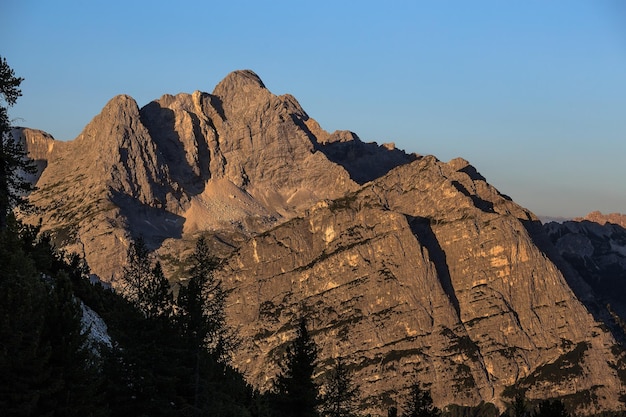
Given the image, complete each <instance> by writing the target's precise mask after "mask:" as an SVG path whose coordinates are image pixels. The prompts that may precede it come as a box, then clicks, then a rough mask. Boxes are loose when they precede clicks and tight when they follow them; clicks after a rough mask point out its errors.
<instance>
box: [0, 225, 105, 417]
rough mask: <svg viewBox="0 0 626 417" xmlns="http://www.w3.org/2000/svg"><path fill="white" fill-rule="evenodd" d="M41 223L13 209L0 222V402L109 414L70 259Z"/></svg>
mask: <svg viewBox="0 0 626 417" xmlns="http://www.w3.org/2000/svg"><path fill="white" fill-rule="evenodd" d="M38 231H39V230H38V229H37V228H32V227H25V226H23V225H22V224H21V223H20V222H18V221H16V220H15V218H14V216H13V215H12V214H10V213H9V215H8V216H7V227H6V228H5V229H3V230H0V409H1V410H3V411H4V412H5V413H6V415H16V416H35V415H57V416H89V415H92V416H99V415H105V413H106V406H105V405H104V404H103V402H104V400H103V398H102V396H101V395H99V394H98V392H99V389H100V388H101V382H102V380H101V376H100V374H99V371H98V369H99V364H98V360H97V358H96V357H95V356H94V354H93V352H91V351H89V349H88V348H87V346H86V344H85V340H86V338H85V334H84V332H83V329H82V325H81V314H82V313H81V307H80V304H79V301H78V300H77V299H76V297H75V296H74V294H73V286H72V283H71V280H70V270H71V267H70V266H69V265H67V264H66V263H64V262H63V261H62V259H61V254H58V253H56V252H55V251H54V250H53V248H52V247H50V246H49V239H47V238H46V237H45V236H43V237H39V238H38V237H37V235H38Z"/></svg>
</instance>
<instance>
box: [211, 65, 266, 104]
mask: <svg viewBox="0 0 626 417" xmlns="http://www.w3.org/2000/svg"><path fill="white" fill-rule="evenodd" d="M253 89H267V88H266V87H265V84H263V81H262V80H261V78H260V77H259V76H258V75H257V74H256V73H255V72H254V71H252V70H248V69H246V70H237V71H233V72H231V73H230V74H228V75H227V76H226V77H224V79H223V80H222V81H220V82H219V84H217V86H216V87H215V89H214V90H213V94H214V95H216V96H218V97H224V96H225V94H224V93H225V92H228V91H233V90H244V91H246V90H253Z"/></svg>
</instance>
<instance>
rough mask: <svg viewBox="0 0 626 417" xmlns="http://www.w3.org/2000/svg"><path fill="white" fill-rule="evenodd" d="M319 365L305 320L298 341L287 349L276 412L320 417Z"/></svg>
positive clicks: (276, 391) (278, 383) (277, 385)
mask: <svg viewBox="0 0 626 417" xmlns="http://www.w3.org/2000/svg"><path fill="white" fill-rule="evenodd" d="M316 365H317V347H316V346H315V342H313V340H312V339H311V337H310V336H309V332H308V330H307V328H306V320H305V319H304V318H303V319H301V320H300V323H299V326H298V331H297V334H296V338H295V340H294V341H293V343H292V344H291V346H289V347H288V348H287V355H286V358H285V362H284V364H283V366H282V372H281V373H280V374H279V375H278V377H277V379H276V381H275V383H274V394H275V401H276V406H277V408H278V410H277V411H278V412H279V414H280V415H281V416H293V417H317V416H318V413H317V407H318V405H319V395H318V387H317V385H316V384H315V381H314V380H313V374H314V372H315V367H316Z"/></svg>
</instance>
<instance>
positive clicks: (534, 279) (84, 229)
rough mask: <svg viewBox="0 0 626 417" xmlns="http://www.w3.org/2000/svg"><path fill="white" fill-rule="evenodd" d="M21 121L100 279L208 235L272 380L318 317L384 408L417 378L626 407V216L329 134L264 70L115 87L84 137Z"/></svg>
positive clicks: (316, 328)
mask: <svg viewBox="0 0 626 417" xmlns="http://www.w3.org/2000/svg"><path fill="white" fill-rule="evenodd" d="M16 134H17V136H18V137H19V138H20V140H22V141H23V143H24V144H25V145H26V147H27V149H28V151H29V153H30V155H31V157H32V158H33V159H35V160H36V161H37V164H38V166H39V168H40V172H39V174H38V175H37V176H36V178H34V179H33V180H34V181H36V184H37V187H38V190H37V191H35V192H34V193H33V194H32V195H31V196H30V200H31V202H32V203H33V204H34V205H35V206H36V207H37V208H38V209H39V212H38V213H35V214H32V215H28V216H26V217H25V219H26V220H27V221H30V222H37V221H38V220H39V218H42V219H43V225H44V229H45V230H47V231H49V232H50V234H51V236H52V237H53V239H54V241H55V242H56V243H57V245H58V246H59V247H61V248H64V249H66V250H68V251H75V252H77V253H79V254H81V255H82V256H84V257H85V259H86V260H87V262H88V264H89V266H90V267H91V270H92V272H93V273H94V274H97V276H98V277H99V278H100V279H101V280H103V281H105V282H110V283H111V284H112V285H113V286H114V287H115V286H116V284H117V282H118V280H119V276H120V273H121V268H122V266H123V265H124V263H125V258H126V251H127V248H128V246H129V243H130V242H131V241H132V240H133V239H135V238H137V237H138V236H143V238H144V239H145V240H146V242H148V244H149V245H150V248H151V249H153V250H155V251H156V253H158V255H159V256H160V258H161V260H162V262H163V263H164V266H165V269H166V272H167V273H168V275H169V277H170V278H171V280H172V281H174V282H176V281H177V280H178V277H179V276H180V274H179V271H180V269H181V268H183V267H184V265H183V264H181V261H180V260H181V259H183V258H184V255H185V254H186V253H188V252H189V250H190V249H191V248H192V247H193V244H194V242H195V239H196V238H197V237H199V236H206V237H208V238H209V240H210V242H211V245H212V248H213V250H214V252H215V253H216V254H217V255H219V256H220V257H221V258H223V267H222V268H221V269H220V271H219V276H220V277H221V278H222V279H223V281H224V283H225V285H226V287H227V289H228V291H229V303H228V309H227V314H228V320H229V323H230V324H231V325H232V326H233V327H235V328H237V329H238V334H239V335H240V336H241V338H242V344H241V346H240V347H239V349H238V351H237V352H235V355H234V363H235V365H236V366H237V367H238V368H239V369H240V370H241V371H242V372H243V373H244V374H245V375H246V377H247V378H248V380H249V381H250V382H252V383H253V384H254V385H255V386H257V387H259V388H261V389H267V388H268V387H269V382H270V380H271V379H272V378H273V377H274V375H275V372H276V369H277V368H276V365H275V362H276V361H277V360H278V359H279V358H280V355H281V354H282V352H283V351H284V349H285V346H286V343H287V342H288V341H289V340H290V339H291V338H292V337H293V335H294V331H295V324H296V322H297V320H298V318H299V317H302V316H306V317H307V318H308V322H309V325H310V327H311V334H312V336H313V338H314V340H315V342H316V343H317V345H318V347H319V352H320V358H321V363H320V369H319V376H320V377H322V376H323V375H324V373H325V372H326V371H327V369H328V367H329V364H330V362H331V359H332V358H334V357H338V356H341V357H344V358H345V359H346V363H347V364H348V365H349V367H350V369H351V371H352V372H353V374H354V375H355V380H356V381H359V384H360V386H361V393H362V396H363V401H364V404H366V405H367V410H368V411H369V412H371V413H372V414H374V415H386V410H387V408H388V407H389V406H392V405H394V404H395V403H396V402H397V401H398V400H399V396H400V395H402V394H403V393H404V392H405V391H406V389H407V388H408V386H409V385H410V384H411V383H412V381H413V378H414V377H415V376H417V378H419V380H420V381H422V382H423V383H424V384H426V385H427V386H428V387H429V389H430V390H431V392H432V396H433V399H434V400H435V403H436V404H437V405H439V406H445V405H447V404H459V405H467V406H474V405H478V404H479V403H480V402H481V401H485V402H491V403H494V404H495V405H496V406H498V407H500V408H503V407H504V405H505V404H506V403H507V402H511V401H512V399H513V397H514V396H515V394H516V393H517V392H519V391H520V390H523V391H525V392H526V395H527V397H528V398H531V399H540V398H555V397H559V398H562V399H564V401H566V403H567V404H568V405H569V406H571V407H573V408H575V409H577V410H578V411H579V412H581V413H587V414H589V413H593V412H597V411H601V410H619V409H624V400H625V399H626V386H625V379H626V360H625V355H624V353H623V349H622V348H621V346H620V345H619V341H620V340H623V339H622V338H623V328H622V327H620V326H621V325H622V324H623V319H624V318H625V317H626V314H625V313H626V308H625V303H624V301H625V300H624V296H623V294H624V292H623V285H624V284H623V283H624V282H626V281H625V279H626V274H625V273H624V271H626V263H625V262H624V259H625V257H626V233H625V231H624V227H625V226H624V225H623V224H622V225H621V226H620V225H617V224H608V225H604V226H601V225H599V224H597V223H595V220H594V222H593V223H592V222H591V221H589V220H585V221H576V222H572V221H567V222H563V223H560V224H557V223H550V224H547V225H546V226H545V227H544V226H543V225H542V223H541V221H540V220H539V219H538V218H537V217H536V216H535V215H534V214H533V213H531V212H529V211H528V210H526V209H524V208H522V207H520V206H519V205H517V204H516V203H515V202H513V201H512V200H511V199H510V198H509V197H507V196H505V195H503V194H501V193H500V192H499V191H498V190H496V189H495V188H494V187H492V186H491V185H490V184H489V183H488V182H487V181H486V179H485V178H484V177H482V176H481V175H480V173H479V172H478V171H477V170H476V169H475V168H474V167H473V166H472V165H470V164H469V163H468V162H467V161H465V160H463V159H460V158H459V159H454V160H452V161H450V162H448V163H444V162H441V161H439V160H437V159H436V158H435V157H433V156H422V155H417V154H407V153H405V152H403V151H401V150H399V149H396V148H395V146H394V145H393V144H383V145H378V144H376V143H364V142H362V141H361V140H359V138H358V137H357V135H355V134H354V133H352V132H348V131H340V132H334V133H328V132H326V131H324V130H323V129H322V128H321V127H320V126H319V124H318V123H317V122H316V121H315V120H314V119H312V118H310V117H309V116H308V115H307V114H306V112H305V111H304V110H303V109H302V107H301V106H300V105H299V104H298V102H297V100H296V99H295V98H294V97H292V96H290V95H282V96H276V95H274V94H272V93H271V92H270V91H269V90H267V88H266V87H265V86H264V85H263V82H262V81H261V80H260V79H259V77H258V76H257V75H256V74H254V73H253V72H251V71H235V72H233V73H231V74H229V75H228V76H227V77H226V78H225V79H224V80H223V81H222V82H220V83H219V84H218V85H217V86H216V87H215V90H214V91H213V93H211V94H208V93H203V92H199V91H196V92H194V93H193V94H178V95H176V96H171V95H165V96H163V97H161V98H160V99H159V100H155V101H153V102H151V103H149V104H148V105H146V106H144V107H143V108H139V107H138V106H137V103H136V102H135V101H134V100H133V99H132V98H131V97H128V96H117V97H115V98H113V99H112V100H111V101H110V102H109V103H108V104H107V105H106V106H105V107H104V109H103V110H102V112H101V113H100V114H99V115H98V116H96V117H95V118H94V119H93V120H92V121H91V122H90V123H89V124H88V125H87V126H86V127H85V129H84V130H83V132H82V133H81V134H80V135H79V136H78V137H77V138H76V139H74V140H73V141H70V142H59V141H56V140H54V139H53V138H52V137H51V136H49V135H47V134H46V133H45V132H42V131H37V130H32V129H26V128H23V129H20V130H19V131H18V132H17V133H16ZM618 291H621V292H618Z"/></svg>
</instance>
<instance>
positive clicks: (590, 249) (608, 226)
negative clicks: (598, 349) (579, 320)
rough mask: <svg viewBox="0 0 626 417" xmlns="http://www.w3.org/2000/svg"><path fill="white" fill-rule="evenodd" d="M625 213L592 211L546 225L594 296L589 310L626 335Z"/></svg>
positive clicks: (621, 338) (621, 335)
mask: <svg viewBox="0 0 626 417" xmlns="http://www.w3.org/2000/svg"><path fill="white" fill-rule="evenodd" d="M625 219H626V216H624V215H620V214H617V213H613V214H610V215H602V214H601V213H599V212H594V213H590V214H589V215H587V216H586V217H585V218H581V219H577V220H575V221H567V222H563V223H554V222H553V223H548V224H546V225H545V226H544V227H545V229H546V232H547V233H548V235H549V236H550V239H551V240H552V242H553V243H554V246H555V247H556V249H557V250H558V252H559V253H560V255H561V256H562V257H563V258H564V259H565V261H566V262H567V263H568V264H569V265H570V266H571V268H572V269H574V270H575V271H576V272H577V273H578V274H579V275H580V276H581V277H582V279H583V281H584V284H585V285H586V286H587V287H588V292H590V293H592V294H593V295H594V297H593V298H592V299H591V300H590V301H591V302H589V303H587V304H588V306H589V308H590V310H591V311H593V312H594V313H596V314H597V315H598V316H600V317H603V318H604V321H605V322H606V323H607V324H608V325H609V326H610V327H611V328H612V329H613V330H614V333H616V334H617V335H618V337H619V338H620V340H622V341H623V340H625V339H626V300H625V299H624V294H626V229H625V228H624V225H626V221H625Z"/></svg>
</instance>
